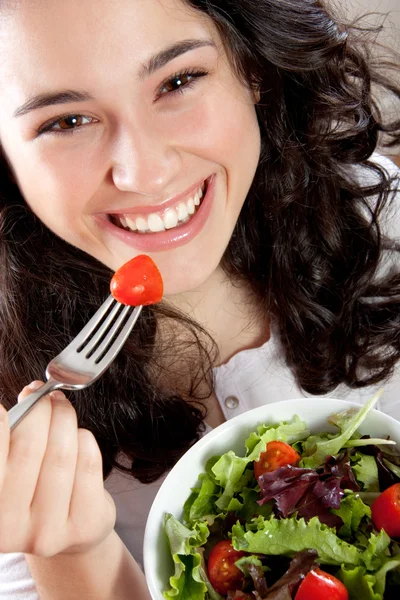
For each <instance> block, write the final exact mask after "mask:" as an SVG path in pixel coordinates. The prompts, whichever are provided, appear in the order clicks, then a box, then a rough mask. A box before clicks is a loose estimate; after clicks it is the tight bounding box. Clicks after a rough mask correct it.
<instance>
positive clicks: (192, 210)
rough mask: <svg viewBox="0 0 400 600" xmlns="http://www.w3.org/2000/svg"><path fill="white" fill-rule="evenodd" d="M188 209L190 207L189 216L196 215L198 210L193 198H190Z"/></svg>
mask: <svg viewBox="0 0 400 600" xmlns="http://www.w3.org/2000/svg"><path fill="white" fill-rule="evenodd" d="M187 207H188V213H189V215H194V211H195V210H196V209H195V207H194V200H193V198H189V200H188V203H187Z"/></svg>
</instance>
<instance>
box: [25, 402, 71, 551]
mask: <svg viewBox="0 0 400 600" xmlns="http://www.w3.org/2000/svg"><path fill="white" fill-rule="evenodd" d="M50 397H51V404H52V413H51V422H50V429H49V435H48V440H47V447H46V453H45V455H44V457H43V461H42V465H41V469H40V474H39V478H38V482H37V486H36V490H35V494H34V497H33V499H32V504H31V515H32V524H33V526H34V528H35V530H40V531H42V532H43V531H44V532H46V531H47V532H49V535H50V536H52V537H53V538H55V539H56V541H57V538H59V537H60V536H61V533H62V531H66V527H67V521H68V515H69V507H70V501H71V495H72V490H73V486H74V479H75V470H76V463H77V455H78V423H77V417H76V412H75V410H74V408H73V406H72V405H71V403H70V402H69V400H67V398H66V397H65V395H64V394H63V393H62V392H60V391H56V392H52V393H51V394H50ZM58 534H59V535H58ZM45 537H46V536H45V533H44V535H43V538H45ZM43 538H42V539H43ZM49 551H50V553H51V551H52V550H51V549H50V550H49Z"/></svg>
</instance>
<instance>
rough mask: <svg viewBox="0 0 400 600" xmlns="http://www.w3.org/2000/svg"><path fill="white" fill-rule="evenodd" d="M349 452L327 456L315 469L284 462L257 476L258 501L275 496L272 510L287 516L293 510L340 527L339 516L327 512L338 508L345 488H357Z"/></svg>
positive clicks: (262, 502)
mask: <svg viewBox="0 0 400 600" xmlns="http://www.w3.org/2000/svg"><path fill="white" fill-rule="evenodd" d="M349 454H350V453H349V452H343V453H342V454H340V455H338V456H337V457H333V456H329V457H327V459H326V460H325V463H324V465H323V466H322V467H320V468H319V469H317V470H314V469H302V468H299V467H292V466H291V465H286V466H284V467H280V468H279V469H276V470H275V471H272V472H270V473H264V474H263V475H261V476H260V477H259V478H258V484H259V486H260V491H261V494H260V500H259V501H258V503H259V505H260V506H261V505H263V504H265V503H266V502H268V501H269V500H275V507H274V510H275V514H276V516H278V517H282V518H286V517H288V516H290V515H291V514H293V513H297V514H298V516H299V517H303V518H305V519H306V520H309V519H311V518H312V517H318V518H319V519H320V521H321V523H325V524H326V525H328V526H329V527H336V528H339V527H341V525H342V524H343V522H342V520H341V519H340V517H338V516H337V515H334V514H332V513H331V512H330V509H331V508H339V507H340V501H341V498H342V496H343V494H344V491H343V490H344V489H351V490H353V491H358V490H359V489H360V488H359V486H358V484H357V481H356V479H355V477H354V474H353V471H352V469H351V465H350V460H349Z"/></svg>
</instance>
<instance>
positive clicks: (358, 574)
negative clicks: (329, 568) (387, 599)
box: [336, 565, 382, 600]
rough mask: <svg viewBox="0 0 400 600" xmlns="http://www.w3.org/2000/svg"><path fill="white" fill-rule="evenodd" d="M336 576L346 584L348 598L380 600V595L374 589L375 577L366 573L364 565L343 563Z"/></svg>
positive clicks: (354, 599) (352, 599)
mask: <svg viewBox="0 0 400 600" xmlns="http://www.w3.org/2000/svg"><path fill="white" fill-rule="evenodd" d="M336 576H337V578H338V579H340V580H341V581H342V582H343V583H344V585H345V586H346V588H347V591H348V592H349V599H350V600H382V595H381V594H378V593H376V592H375V591H374V586H375V584H376V577H375V576H374V575H371V574H368V573H367V570H366V568H365V567H362V566H359V567H348V566H345V565H343V566H342V567H341V569H340V570H339V571H338V572H337V573H336Z"/></svg>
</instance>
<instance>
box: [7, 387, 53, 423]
mask: <svg viewBox="0 0 400 600" xmlns="http://www.w3.org/2000/svg"><path fill="white" fill-rule="evenodd" d="M61 386H62V384H60V383H59V382H58V381H56V380H55V379H49V380H48V381H46V383H44V384H43V385H42V387H40V388H39V389H38V390H35V391H34V392H32V393H31V394H29V396H26V398H24V400H22V402H20V403H19V404H16V405H15V406H13V407H12V408H11V409H10V410H9V411H8V422H9V424H10V429H11V431H12V430H13V429H15V427H16V426H17V425H18V423H20V422H21V421H22V419H23V418H24V417H26V415H27V414H28V413H29V412H30V411H31V410H32V408H33V407H34V406H35V404H36V402H37V401H38V400H40V398H42V396H45V395H46V394H48V393H49V392H52V391H53V390H55V389H56V388H59V387H61Z"/></svg>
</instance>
